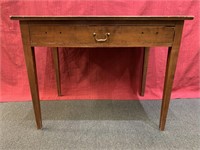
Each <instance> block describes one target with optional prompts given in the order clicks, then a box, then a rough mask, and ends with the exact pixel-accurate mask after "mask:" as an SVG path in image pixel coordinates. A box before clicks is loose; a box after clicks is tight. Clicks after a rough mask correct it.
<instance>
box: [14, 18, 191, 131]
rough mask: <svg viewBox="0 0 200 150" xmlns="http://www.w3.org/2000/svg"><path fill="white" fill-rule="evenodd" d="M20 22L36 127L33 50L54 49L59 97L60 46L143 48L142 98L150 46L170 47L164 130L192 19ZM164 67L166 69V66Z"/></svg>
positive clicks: (38, 112)
mask: <svg viewBox="0 0 200 150" xmlns="http://www.w3.org/2000/svg"><path fill="white" fill-rule="evenodd" d="M11 19H13V20H19V22H20V28H21V35H22V41H23V47H24V55H25V61H26V66H27V71H28V77H29V83H30V90H31V95H32V102H33V108H34V113H35V119H36V124H37V128H38V129H41V128H42V118H41V109H40V98H39V91H38V82H37V73H36V64H35V54H34V47H36V46H45V47H53V58H54V63H55V68H56V79H57V85H58V86H57V87H58V94H59V95H60V94H61V88H60V78H59V76H60V75H59V61H58V51H57V47H92V48H95V47H144V48H145V54H144V64H143V75H142V86H141V93H140V94H141V95H144V88H145V80H146V79H145V78H146V70H147V63H148V53H149V47H156V46H166V47H168V56H167V66H166V74H165V83H164V90H163V98H162V107H161V114H160V130H164V128H165V123H166V118H167V112H168V108H169V102H170V96H171V91H172V84H173V79H174V74H175V69H176V63H177V58H178V53H179V48H180V44H181V35H182V30H183V25H184V20H192V19H193V17H191V16H166V17H163V16H128V17H126V16H123V17H80V16H77V17H69V16H11ZM163 67H164V66H163Z"/></svg>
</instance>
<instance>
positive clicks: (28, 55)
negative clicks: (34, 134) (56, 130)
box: [24, 45, 42, 129]
mask: <svg viewBox="0 0 200 150" xmlns="http://www.w3.org/2000/svg"><path fill="white" fill-rule="evenodd" d="M24 55H25V61H26V66H27V72H28V78H29V84H30V90H31V95H32V102H33V108H34V113H35V120H36V124H37V128H38V129H41V128H42V117H41V108H40V99H39V92H38V82H37V71H36V63H35V53H34V47H30V46H28V45H24Z"/></svg>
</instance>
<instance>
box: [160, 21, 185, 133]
mask: <svg viewBox="0 0 200 150" xmlns="http://www.w3.org/2000/svg"><path fill="white" fill-rule="evenodd" d="M182 29H183V22H180V23H177V25H176V27H175V36H174V42H173V45H172V47H170V48H169V49H168V56H167V66H166V73H165V83H164V91H163V98H162V106H161V114H160V127H159V128H160V130H161V131H163V130H164V129H165V123H166V118H167V113H168V108H169V102H170V96H171V91H172V86H173V80H174V74H175V70H176V64H177V59H178V53H179V47H180V41H181V35H182Z"/></svg>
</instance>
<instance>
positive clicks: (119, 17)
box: [10, 16, 194, 21]
mask: <svg viewBox="0 0 200 150" xmlns="http://www.w3.org/2000/svg"><path fill="white" fill-rule="evenodd" d="M193 18H194V17H193V16H10V19H12V20H30V21H31V20H163V21H164V20H166V21H167V20H192V19H193Z"/></svg>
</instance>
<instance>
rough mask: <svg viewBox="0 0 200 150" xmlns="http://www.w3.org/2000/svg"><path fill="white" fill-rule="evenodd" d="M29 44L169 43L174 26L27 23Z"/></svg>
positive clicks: (149, 44)
mask: <svg viewBox="0 0 200 150" xmlns="http://www.w3.org/2000/svg"><path fill="white" fill-rule="evenodd" d="M29 29H30V35H31V45H32V46H49V47H53V46H57V47H140V46H143V47H144V46H149V47H150V46H171V45H172V42H173V38H174V27H166V26H163V25H160V26H158V25H157V26H156V25H155V26H152V25H151V26H150V25H149V26H139V25H65V24H30V25H29Z"/></svg>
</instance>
